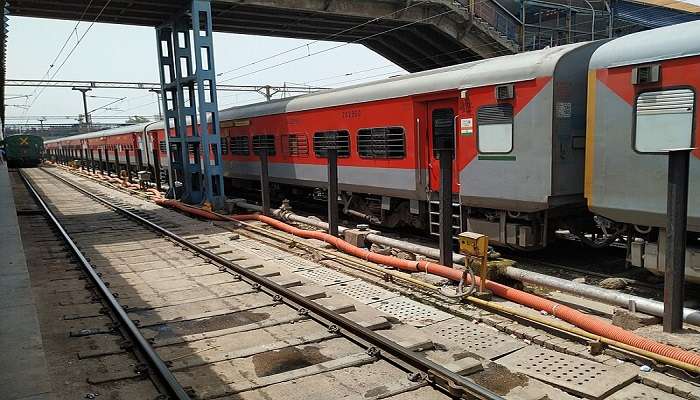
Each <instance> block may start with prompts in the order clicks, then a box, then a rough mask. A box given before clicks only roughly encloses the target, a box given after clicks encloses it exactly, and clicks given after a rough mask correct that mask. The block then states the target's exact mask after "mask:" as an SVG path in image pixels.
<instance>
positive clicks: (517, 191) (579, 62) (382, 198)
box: [221, 43, 600, 247]
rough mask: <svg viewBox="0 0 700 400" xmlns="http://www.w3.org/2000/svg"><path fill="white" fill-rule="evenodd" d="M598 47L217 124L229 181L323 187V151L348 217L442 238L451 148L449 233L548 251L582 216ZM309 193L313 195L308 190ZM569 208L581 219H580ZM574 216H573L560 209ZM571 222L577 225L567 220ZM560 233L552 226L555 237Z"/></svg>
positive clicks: (242, 114) (510, 60) (548, 52)
mask: <svg viewBox="0 0 700 400" xmlns="http://www.w3.org/2000/svg"><path fill="white" fill-rule="evenodd" d="M599 45H600V44H599V43H589V44H576V45H569V46H562V47H557V48H553V49H545V50H541V51H534V52H529V53H523V54H518V55H513V56H507V57H499V58H494V59H488V60H483V61H477V62H473V63H468V64H462V65H456V66H452V67H446V68H441V69H437V70H432V71H427V72H423V73H417V74H411V75H405V76H401V77H396V78H391V79H387V80H384V81H379V82H372V83H370V84H363V85H357V86H352V87H348V88H342V89H337V90H331V91H325V92H320V93H316V94H310V95H305V96H300V97H296V98H292V99H285V100H279V101H273V102H269V103H261V104H253V105H249V106H243V107H236V108H232V109H229V110H226V111H223V112H222V116H221V119H222V121H226V122H224V123H223V124H222V128H223V129H222V135H223V139H222V141H223V144H224V145H226V146H225V147H228V149H227V151H226V152H225V154H224V155H223V158H224V161H225V163H226V165H225V169H224V171H225V172H224V173H225V175H226V176H227V177H229V178H234V179H235V181H234V182H237V183H239V184H242V185H240V186H241V187H245V186H249V184H247V183H245V181H246V180H257V179H258V177H259V176H260V169H259V161H258V158H257V156H256V155H255V153H256V150H259V149H262V148H266V149H268V152H269V154H270V170H269V173H270V179H271V181H272V182H276V183H277V184H279V185H280V189H281V192H282V193H288V189H289V188H288V186H293V187H294V188H296V189H297V190H298V189H299V188H309V189H311V188H322V187H324V182H325V180H326V167H325V166H326V160H325V154H324V152H323V145H324V144H326V143H328V142H332V143H333V144H334V145H335V147H337V148H338V149H339V150H338V154H339V161H338V164H339V181H340V185H341V190H342V192H343V195H342V199H343V206H344V210H345V211H350V210H352V211H354V213H353V214H354V215H358V214H365V215H368V216H369V217H371V219H372V220H375V221H376V220H381V221H382V224H383V225H387V226H392V227H393V226H400V225H408V226H412V227H416V228H424V229H429V230H430V232H431V233H435V234H437V232H438V224H437V215H438V213H439V210H438V209H437V207H438V204H437V201H436V200H437V192H438V191H439V170H440V164H439V161H438V160H437V159H436V158H435V156H436V154H434V151H433V148H434V140H435V137H436V136H438V135H439V134H441V133H445V132H447V135H448V136H451V137H453V140H452V146H454V150H455V154H456V157H455V161H454V164H453V169H454V173H453V175H454V182H453V192H454V193H456V194H458V195H457V196H455V198H454V207H453V208H454V221H455V226H454V228H455V231H462V230H467V229H470V230H476V231H480V232H485V233H488V234H489V236H490V237H491V238H492V240H493V241H494V242H500V243H501V244H504V245H512V246H514V247H540V246H544V245H545V244H546V241H547V233H546V232H547V225H548V224H550V223H552V222H553V221H554V220H558V221H559V222H564V221H561V218H560V216H561V215H564V214H566V215H567V218H568V220H567V221H566V223H575V222H576V220H575V218H576V216H577V215H578V213H579V212H578V211H580V212H585V203H584V201H583V194H582V193H583V166H584V145H585V112H586V78H585V75H586V66H587V62H588V59H589V57H590V55H591V53H592V52H593V50H595V48H596V47H598V46H599ZM312 192H316V193H317V192H319V191H318V190H314V191H312ZM572 209H576V210H578V211H575V212H572V211H571V210H572ZM564 210H566V211H564ZM572 216H573V218H574V219H571V217H572ZM552 226H554V225H552Z"/></svg>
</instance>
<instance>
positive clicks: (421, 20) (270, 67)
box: [221, 10, 454, 83]
mask: <svg viewBox="0 0 700 400" xmlns="http://www.w3.org/2000/svg"><path fill="white" fill-rule="evenodd" d="M453 12H454V10H447V11H445V12H441V13H439V14H435V15H432V16H430V17H426V18H423V19H420V20H417V21H412V22H409V23H406V24H404V25H401V26H397V27H394V28H391V29H387V30H385V31H382V32H377V33H374V34H372V35H369V36H365V37H362V38H359V39H355V40H353V41H351V42H345V43H342V44H339V45H336V46H333V47H330V48H327V49H323V50H319V51H317V52H315V53H309V54H307V55H304V56H301V57H297V58H293V59H291V60H287V61H284V62H281V63H277V64H274V65H270V66H268V67H265V68H261V69H258V70H255V71H251V72H248V73H245V74H242V75H237V76H234V77H233V78H228V79H224V80H223V81H221V82H222V83H223V82H228V81H231V80H234V79H238V78H243V77H245V76H250V75H254V74H257V73H259V72H262V71H267V70H270V69H273V68H277V67H280V66H282V65H287V64H290V63H292V62H295V61H299V60H303V59H304V58H309V57H313V56H315V55H318V54H322V53H327V52H329V51H331V50H335V49H339V48H341V47H345V46H348V45H351V44H356V43H359V42H362V41H364V40H367V39H371V38H373V37H377V36H381V35H384V34H387V33H389V32H393V31H396V30H399V29H403V28H406V27H408V26H411V25H415V24H419V23H422V22H425V21H427V20H430V19H433V18H437V17H441V16H443V15H446V14H450V13H453Z"/></svg>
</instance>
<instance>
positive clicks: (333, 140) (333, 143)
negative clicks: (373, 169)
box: [314, 131, 350, 157]
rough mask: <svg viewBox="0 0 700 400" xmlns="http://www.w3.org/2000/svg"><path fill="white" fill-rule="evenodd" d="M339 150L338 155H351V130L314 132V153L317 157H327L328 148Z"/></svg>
mask: <svg viewBox="0 0 700 400" xmlns="http://www.w3.org/2000/svg"><path fill="white" fill-rule="evenodd" d="M329 148H335V149H337V150H338V157H350V132H348V131H325V132H316V133H314V153H315V154H316V157H327V156H328V149H329Z"/></svg>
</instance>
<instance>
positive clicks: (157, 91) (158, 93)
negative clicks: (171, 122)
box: [149, 89, 163, 120]
mask: <svg viewBox="0 0 700 400" xmlns="http://www.w3.org/2000/svg"><path fill="white" fill-rule="evenodd" d="M149 92H153V93H155V94H156V97H158V101H157V103H158V119H160V120H162V119H163V109H162V107H161V104H160V93H161V92H160V89H150V90H149Z"/></svg>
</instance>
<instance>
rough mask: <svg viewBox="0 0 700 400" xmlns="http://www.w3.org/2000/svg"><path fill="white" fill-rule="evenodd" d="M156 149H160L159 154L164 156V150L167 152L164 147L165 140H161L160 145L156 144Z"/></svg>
mask: <svg viewBox="0 0 700 400" xmlns="http://www.w3.org/2000/svg"><path fill="white" fill-rule="evenodd" d="M158 147H159V148H160V152H161V153H164V154H165V150H167V149H166V147H165V140H161V141H160V143H158Z"/></svg>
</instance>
